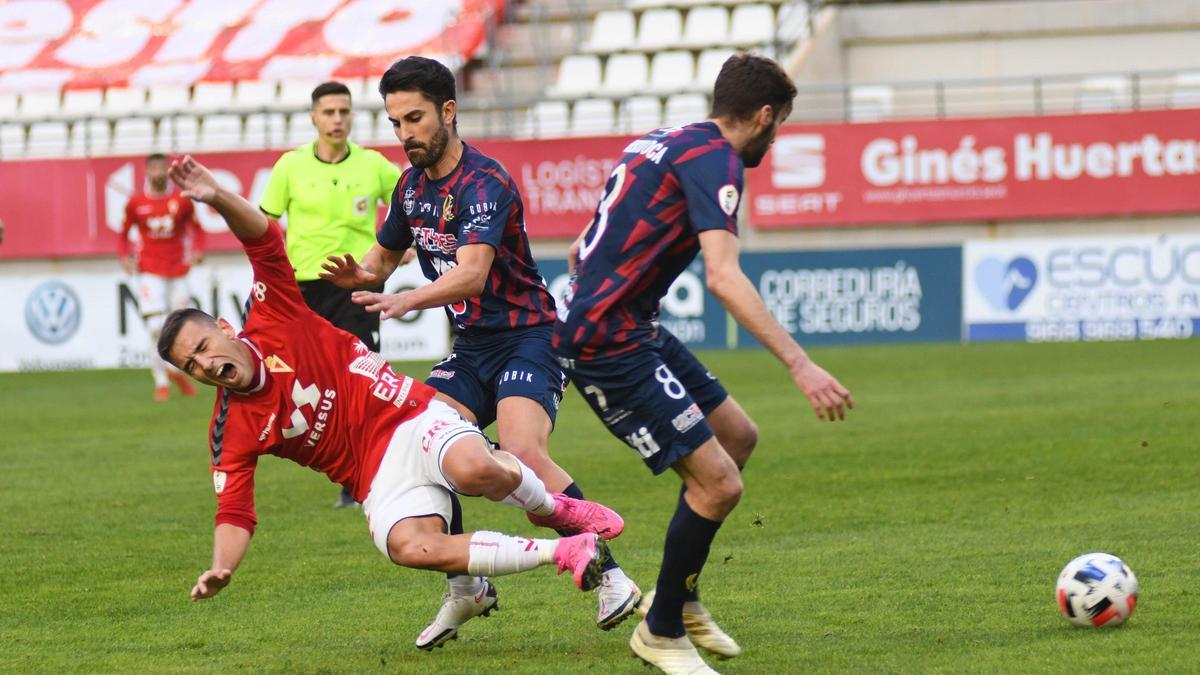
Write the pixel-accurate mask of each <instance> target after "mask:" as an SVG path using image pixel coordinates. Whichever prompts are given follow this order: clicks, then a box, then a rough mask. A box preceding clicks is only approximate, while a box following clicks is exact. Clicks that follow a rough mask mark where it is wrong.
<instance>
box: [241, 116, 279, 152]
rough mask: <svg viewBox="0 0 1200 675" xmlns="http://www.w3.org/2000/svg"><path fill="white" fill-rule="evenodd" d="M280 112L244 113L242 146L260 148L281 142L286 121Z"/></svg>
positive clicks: (270, 146) (274, 145) (277, 144)
mask: <svg viewBox="0 0 1200 675" xmlns="http://www.w3.org/2000/svg"><path fill="white" fill-rule="evenodd" d="M284 120H285V118H284V116H283V114H282V113H251V114H249V115H246V121H245V125H246V127H245V129H244V130H243V134H242V147H244V148H246V149H253V150H261V149H263V148H273V147H276V146H279V145H282V144H283V141H284V138H285V135H284V134H285V130H284V126H285V125H286V122H285V121H284Z"/></svg>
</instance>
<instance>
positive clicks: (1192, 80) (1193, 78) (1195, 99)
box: [1169, 72, 1200, 108]
mask: <svg viewBox="0 0 1200 675" xmlns="http://www.w3.org/2000/svg"><path fill="white" fill-rule="evenodd" d="M1169 105H1170V106H1171V107H1172V108H1200V72H1190V73H1179V74H1177V75H1175V77H1174V78H1173V79H1172V81H1171V94H1170V103H1169Z"/></svg>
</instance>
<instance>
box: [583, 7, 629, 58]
mask: <svg viewBox="0 0 1200 675" xmlns="http://www.w3.org/2000/svg"><path fill="white" fill-rule="evenodd" d="M635 27H636V22H635V21H634V19H633V12H630V11H628V10H624V9H609V10H604V11H603V12H600V13H598V14H597V15H596V18H595V20H593V21H592V34H591V36H590V37H589V38H588V40H587V42H585V43H583V48H582V51H585V52H593V53H608V52H619V51H623V50H626V49H632V48H633V45H634V29H635Z"/></svg>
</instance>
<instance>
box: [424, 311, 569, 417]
mask: <svg viewBox="0 0 1200 675" xmlns="http://www.w3.org/2000/svg"><path fill="white" fill-rule="evenodd" d="M553 334H554V326H553V324H546V325H542V326H531V327H528V328H516V329H513V330H506V331H496V332H491V333H474V334H466V335H460V336H458V337H457V338H455V340H454V347H453V351H451V352H450V356H447V357H446V358H445V359H444V360H443V361H442V362H441V363H439V364H437V365H436V366H434V367H433V370H431V371H430V372H429V377H428V378H426V380H425V384H427V385H429V386H431V387H433V388H434V389H437V390H438V391H440V392H442V393H443V394H445V395H447V396H449V397H450V398H453V399H454V400H456V401H458V402H459V403H461V404H463V405H464V406H466V407H467V409H468V410H470V411H471V412H472V413H474V414H475V419H476V422H477V424H478V425H479V428H480V429H484V428H487V426H488V425H490V424H491V423H492V422H495V421H496V404H497V403H499V401H500V399H503V398H508V397H509V396H521V397H524V398H528V399H532V400H534V401H537V402H538V403H540V404H541V406H542V408H543V409H545V411H546V414H547V415H549V416H550V423H551V424H554V420H555V418H556V417H557V416H558V406H559V404H560V403H562V394H563V390H565V389H566V387H567V379H566V375H564V374H563V371H562V368H560V367H559V365H558V360H557V359H556V358H555V357H554V349H553V346H552V345H551V343H550V340H551V338H552V336H553Z"/></svg>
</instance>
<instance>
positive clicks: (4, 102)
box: [0, 92, 17, 120]
mask: <svg viewBox="0 0 1200 675" xmlns="http://www.w3.org/2000/svg"><path fill="white" fill-rule="evenodd" d="M16 116H17V95H16V94H15V93H10V92H0V120H2V119H12V118H14V117H16Z"/></svg>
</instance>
